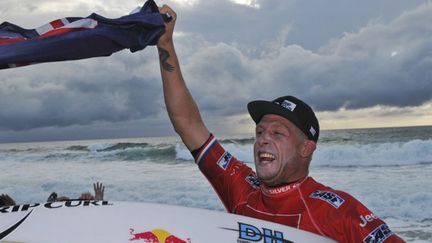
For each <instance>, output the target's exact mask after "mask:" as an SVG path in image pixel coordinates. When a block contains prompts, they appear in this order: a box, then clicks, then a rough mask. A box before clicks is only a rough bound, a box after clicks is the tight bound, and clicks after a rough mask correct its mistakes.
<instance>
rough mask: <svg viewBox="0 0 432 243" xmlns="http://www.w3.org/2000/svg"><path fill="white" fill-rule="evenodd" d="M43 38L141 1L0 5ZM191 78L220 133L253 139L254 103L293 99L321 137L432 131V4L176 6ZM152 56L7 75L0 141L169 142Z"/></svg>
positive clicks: (174, 0) (324, 1)
mask: <svg viewBox="0 0 432 243" xmlns="http://www.w3.org/2000/svg"><path fill="white" fill-rule="evenodd" d="M0 3H1V4H0V18H1V19H0V22H3V21H8V22H11V23H15V24H18V25H20V26H22V27H25V28H35V27H38V26H41V25H43V24H45V23H47V22H49V21H51V20H54V19H57V18H61V17H66V16H79V17H84V16H88V15H89V14H91V13H92V12H96V13H99V14H101V15H104V16H106V17H110V18H116V17H120V16H122V15H126V14H127V13H128V12H130V11H131V10H133V9H134V8H136V7H137V6H140V5H142V4H143V3H144V1H139V0H123V1H117V0H55V1H54V0H20V1H15V0H0ZM156 3H157V4H158V5H162V4H168V5H170V6H172V7H173V8H174V10H175V11H176V12H177V14H178V20H177V26H176V33H175V42H176V48H177V52H178V55H179V58H180V62H181V67H182V71H183V75H184V77H185V79H186V82H187V83H188V85H189V88H190V90H191V92H192V94H193V96H194V97H195V99H196V101H197V103H198V105H199V107H200V109H201V111H202V114H203V118H204V120H205V121H206V123H207V125H208V127H209V128H210V130H211V131H213V132H214V133H216V134H228V133H232V132H252V131H253V127H254V126H253V125H254V124H253V122H252V120H251V119H250V118H249V117H248V115H247V111H246V104H247V102H248V101H250V100H254V99H267V100H269V99H273V98H276V97H278V96H282V95H288V94H291V95H295V96H297V97H299V98H301V99H303V100H305V101H306V102H307V103H309V104H310V105H311V106H312V107H313V108H314V109H315V110H316V111H317V115H318V118H319V119H320V123H321V127H322V129H334V128H349V127H388V126H415V125H432V24H431V23H432V2H430V1H427V0H410V1H406V0H380V1H376V0H363V1H353V0H310V1H308V0H283V1H282V0H255V1H254V0H232V1H230V0H171V1H168V0H167V1H156ZM173 134H174V133H173V129H172V127H171V125H170V123H169V120H168V117H167V114H166V111H165V108H164V104H163V95H162V89H161V80H160V74H159V66H158V57H157V52H156V48H155V47H153V46H149V47H147V48H146V49H144V50H143V51H140V52H136V53H131V52H129V51H128V50H125V51H121V52H119V53H116V54H114V55H112V56H110V57H103V58H93V59H88V60H82V61H73V62H61V63H50V64H38V65H32V66H28V67H21V68H15V69H8V70H1V71H0V142H17V141H37V140H63V139H90V138H117V137H141V136H165V135H173Z"/></svg>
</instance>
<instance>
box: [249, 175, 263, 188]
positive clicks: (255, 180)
mask: <svg viewBox="0 0 432 243" xmlns="http://www.w3.org/2000/svg"><path fill="white" fill-rule="evenodd" d="M245 180H246V182H247V183H249V184H250V185H251V186H252V187H253V188H255V189H258V188H259V187H260V185H261V183H260V181H259V180H258V177H256V176H255V175H254V174H250V175H248V176H246V178H245Z"/></svg>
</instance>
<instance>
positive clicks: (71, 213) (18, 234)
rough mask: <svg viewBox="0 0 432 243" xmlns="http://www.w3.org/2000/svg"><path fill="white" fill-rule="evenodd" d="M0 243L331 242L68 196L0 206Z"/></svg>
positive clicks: (285, 230) (227, 217)
mask: <svg viewBox="0 0 432 243" xmlns="http://www.w3.org/2000/svg"><path fill="white" fill-rule="evenodd" d="M0 242H1V243H86V242H89V243H95V242H101V243H102V242H103V243H122V242H124V243H126V242H129V243H130V242H145V243H156V242H159V243H212V242H214V243H230V242H237V243H255V242H263V243H267V242H272V243H290V242H323V243H330V242H335V241H333V240H331V239H329V238H325V237H322V236H319V235H316V234H313V233H310V232H306V231H302V230H299V229H296V228H291V227H287V226H284V225H280V224H276V223H272V222H267V221H263V220H258V219H255V218H250V217H245V216H240V215H234V214H229V213H224V212H218V211H211V210H206V209H196V208H187V207H180V206H169V205H160V204H150V203H135V202H111V201H68V202H53V203H48V202H47V203H35V204H23V205H17V206H6V207H0Z"/></svg>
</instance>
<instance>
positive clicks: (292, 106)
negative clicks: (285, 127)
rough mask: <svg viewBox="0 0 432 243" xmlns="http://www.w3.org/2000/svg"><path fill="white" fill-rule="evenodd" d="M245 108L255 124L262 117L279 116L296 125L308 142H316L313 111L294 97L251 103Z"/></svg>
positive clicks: (316, 128)
mask: <svg viewBox="0 0 432 243" xmlns="http://www.w3.org/2000/svg"><path fill="white" fill-rule="evenodd" d="M247 108H248V111H249V114H250V115H251V117H252V119H253V120H254V121H255V123H256V124H258V122H259V121H260V120H261V118H262V117H263V116H264V115H267V114H275V115H279V116H282V117H284V118H286V119H288V120H289V121H291V122H292V123H293V124H294V125H296V126H297V127H298V128H299V129H300V130H301V131H302V132H303V133H304V134H305V135H306V136H307V137H308V138H309V139H310V140H313V141H315V142H318V137H319V124H318V119H317V118H316V116H315V113H314V111H313V110H312V108H311V107H310V106H309V105H308V104H306V103H304V102H303V101H301V100H300V99H297V98H296V97H294V96H283V97H279V98H277V99H275V100H273V101H266V100H255V101H251V102H249V104H248V105H247Z"/></svg>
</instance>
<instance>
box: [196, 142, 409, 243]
mask: <svg viewBox="0 0 432 243" xmlns="http://www.w3.org/2000/svg"><path fill="white" fill-rule="evenodd" d="M196 152H197V153H194V155H195V161H196V163H197V164H198V166H199V168H200V170H201V171H202V172H203V174H204V175H205V176H206V177H207V179H208V180H209V182H210V183H211V184H212V186H213V188H214V189H215V190H216V192H217V194H218V195H219V197H220V199H221V200H222V202H223V204H224V206H225V208H226V209H227V210H228V212H230V213H235V214H240V215H245V216H249V217H254V218H258V219H263V220H267V221H271V222H276V223H280V224H284V225H287V226H291V227H294V228H298V229H301V230H305V231H309V232H313V233H316V234H319V235H322V236H326V237H329V238H332V239H334V240H336V241H338V242H350V243H352V242H366V243H369V242H374V243H380V242H385V243H389V242H404V241H403V240H402V239H401V238H399V237H398V236H397V235H396V234H394V233H393V232H392V231H391V230H390V229H389V227H388V226H387V225H386V224H385V223H384V222H383V221H382V220H381V219H379V218H378V217H377V216H376V215H375V214H373V213H372V212H371V211H370V210H369V209H367V208H366V207H365V206H364V205H363V204H361V203H360V202H359V201H358V200H356V199H355V198H354V197H352V196H351V195H349V194H347V193H345V192H343V191H338V190H334V189H332V188H330V187H328V186H325V185H323V184H321V183H318V182H316V181H315V180H314V179H313V178H311V177H305V178H303V179H301V180H300V181H298V182H296V183H293V184H290V185H286V186H281V187H276V188H273V187H272V188H268V187H266V186H264V185H262V184H260V182H259V180H258V178H257V176H256V174H255V172H254V171H252V169H251V168H250V167H248V166H246V165H245V164H243V163H242V162H240V161H238V160H237V159H236V158H235V157H233V156H232V155H231V154H230V153H229V152H227V151H225V149H224V148H223V147H222V146H221V145H220V144H219V143H218V142H217V140H216V139H215V138H214V137H213V136H211V137H210V138H209V139H208V140H207V142H206V143H205V144H204V145H203V146H202V147H201V148H200V149H199V150H198V151H196Z"/></svg>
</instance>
